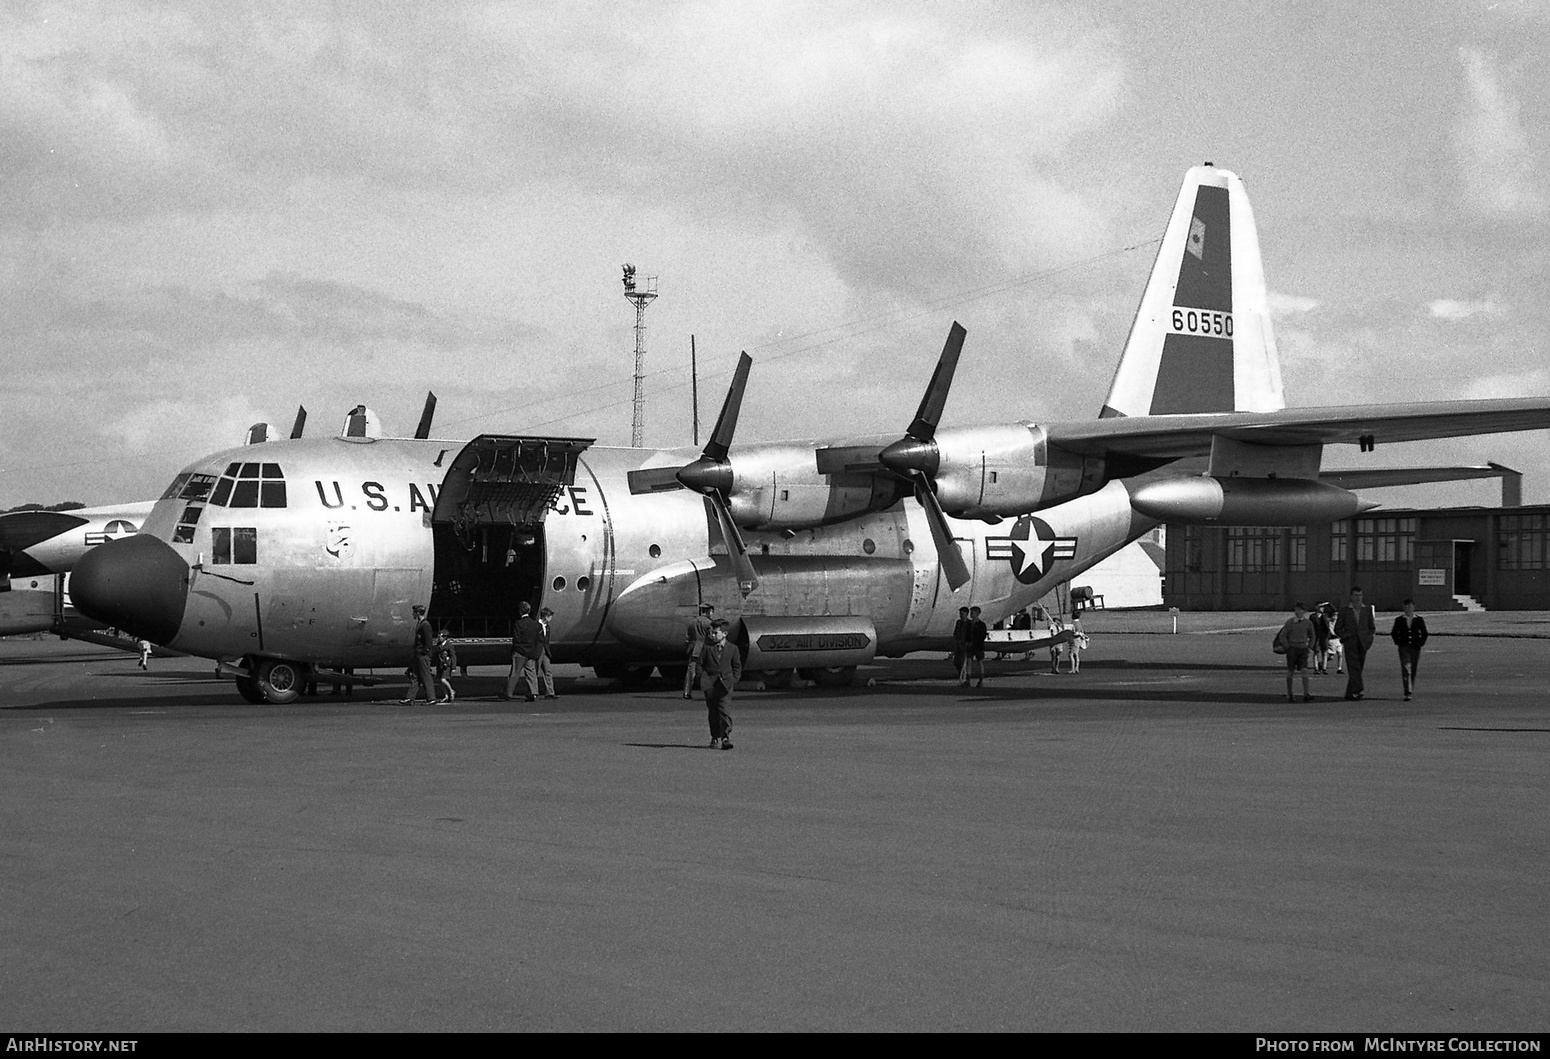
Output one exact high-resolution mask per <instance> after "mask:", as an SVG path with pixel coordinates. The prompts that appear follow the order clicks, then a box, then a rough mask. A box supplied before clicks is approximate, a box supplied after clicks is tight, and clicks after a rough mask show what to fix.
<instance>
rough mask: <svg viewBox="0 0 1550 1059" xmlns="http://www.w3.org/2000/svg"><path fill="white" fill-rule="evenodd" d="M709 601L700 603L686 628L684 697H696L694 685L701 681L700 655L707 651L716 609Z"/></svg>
mask: <svg viewBox="0 0 1550 1059" xmlns="http://www.w3.org/2000/svg"><path fill="white" fill-rule="evenodd" d="M715 609H716V608H715V607H713V606H712V605H711V604H709V603H701V604H700V612H699V614H697V615H695V617H694V620H693V621H691V622H690V623H689V627H688V628H687V629H686V630H684V656H685V658H686V660H687V661H688V665H687V666H686V667H685V668H684V698H686V699H692V698H694V685H696V684H698V683H699V682H700V655H702V654H704V653H705V641H706V640H707V639H708V638H709V636H710V623H711V614H712V613H713V612H714V611H715Z"/></svg>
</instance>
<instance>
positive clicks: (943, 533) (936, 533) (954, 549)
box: [915, 474, 969, 591]
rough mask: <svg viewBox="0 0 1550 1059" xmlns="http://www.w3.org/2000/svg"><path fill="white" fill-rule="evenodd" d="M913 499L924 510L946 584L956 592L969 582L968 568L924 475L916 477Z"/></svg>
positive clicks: (929, 483) (945, 515) (940, 506)
mask: <svg viewBox="0 0 1550 1059" xmlns="http://www.w3.org/2000/svg"><path fill="white" fill-rule="evenodd" d="M915 498H916V499H917V500H919V501H920V506H921V507H922V508H924V509H925V512H926V523H927V524H928V525H929V526H930V527H931V539H932V540H933V541H935V542H936V554H937V558H938V559H939V560H940V561H941V563H942V572H943V573H944V574H946V575H947V584H948V586H949V587H951V588H952V589H953V590H954V591H957V590H958V589H959V588H960V587H961V586H962V585H963V584H965V583H966V582H967V581H968V580H969V567H968V564H967V563H965V562H964V561H963V552H962V551H960V550H959V548H958V542H957V541H955V540H953V531H952V529H951V528H950V527H949V526H948V525H947V514H946V513H945V512H944V511H943V510H942V505H941V503H940V502H938V500H937V498H936V494H935V493H933V492H932V491H931V482H930V480H929V479H927V478H926V476H925V475H924V474H917V475H916V478H915Z"/></svg>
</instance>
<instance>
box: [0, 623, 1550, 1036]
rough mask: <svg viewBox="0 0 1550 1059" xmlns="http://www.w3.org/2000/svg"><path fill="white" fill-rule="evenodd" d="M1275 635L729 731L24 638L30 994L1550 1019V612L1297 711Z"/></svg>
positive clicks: (43, 1003) (700, 716) (745, 693)
mask: <svg viewBox="0 0 1550 1059" xmlns="http://www.w3.org/2000/svg"><path fill="white" fill-rule="evenodd" d="M1090 627H1091V626H1090ZM1269 640H1270V635H1269V633H1268V632H1265V631H1261V630H1253V631H1244V632H1232V631H1224V632H1214V633H1212V634H1209V635H1196V634H1184V635H1178V636H1159V635H1137V634H1129V633H1124V632H1107V633H1103V634H1101V635H1100V634H1097V633H1096V632H1095V634H1094V639H1093V645H1092V648H1091V649H1090V650H1089V651H1088V652H1087V653H1086V655H1085V657H1084V660H1083V668H1082V672H1081V673H1080V674H1077V675H1064V674H1063V675H1060V676H1052V675H1050V674H1049V672H1048V663H1047V661H1044V660H1042V659H1041V660H1040V661H1038V662H1036V663H1025V662H1011V661H1008V662H1000V663H996V662H993V663H991V665H990V667H989V670H990V676H991V682H990V684H989V685H988V686H987V687H985V688H982V689H962V688H959V687H957V686H955V682H954V681H953V680H952V679H951V677H950V674H949V673H948V670H947V666H946V665H945V663H944V662H943V661H942V660H941V658H940V657H939V656H933V657H925V656H914V657H912V658H909V659H905V660H902V661H899V662H891V663H886V664H881V665H879V666H876V667H873V668H871V669H868V670H865V671H864V672H865V674H866V675H868V676H871V677H873V678H875V679H876V680H877V684H876V685H875V686H872V687H857V688H853V689H847V690H844V691H832V690H825V689H818V688H811V689H805V690H780V691H763V692H759V691H752V690H740V691H739V693H738V695H737V696H736V699H735V701H734V704H733V712H734V720H735V723H736V728H735V730H734V741H735V743H736V746H737V749H736V750H733V751H730V752H716V751H712V750H709V749H707V748H706V743H707V741H708V730H707V726H706V721H705V714H704V708H703V705H702V704H701V703H700V702H698V701H696V702H693V703H688V702H685V701H683V699H682V698H680V697H679V695H678V693H677V691H676V690H674V689H671V688H669V687H667V686H665V685H663V684H660V683H658V684H654V685H650V686H648V687H646V688H645V689H643V690H639V691H621V690H611V689H609V688H608V686H607V685H605V684H603V683H602V682H599V681H596V680H587V679H580V677H579V674H580V673H581V671H580V670H576V669H573V668H566V667H561V673H562V679H561V680H560V682H559V684H560V686H559V690H560V692H561V695H562V697H561V698H560V699H558V700H556V701H540V702H538V703H534V704H528V703H521V702H518V703H504V702H498V701H493V700H491V699H489V698H484V699H480V698H476V697H474V696H477V695H479V694H484V695H487V696H493V695H494V694H496V693H497V692H498V690H499V685H500V683H501V678H500V676H499V675H498V674H497V673H496V671H494V670H482V671H476V675H475V677H474V678H472V679H469V680H465V681H461V682H459V686H460V698H459V699H458V701H457V702H456V703H455V704H454V705H452V706H449V707H427V706H418V707H404V706H399V705H397V704H396V702H395V701H394V700H395V699H396V697H397V694H399V693H401V689H398V688H393V689H387V690H382V691H379V692H376V693H375V697H361V698H356V699H353V700H340V699H336V698H331V697H329V696H326V695H325V696H323V697H321V698H319V699H315V700H304V701H303V702H300V703H297V704H296V705H293V706H286V707H260V706H252V705H249V704H247V703H245V702H243V701H242V700H241V699H240V698H238V696H237V695H236V692H235V690H234V689H233V688H232V686H231V684H230V682H228V681H218V680H217V679H216V678H215V677H214V675H213V672H212V664H211V663H208V662H205V661H202V660H197V659H179V658H170V659H156V660H154V661H153V662H152V663H151V669H150V671H149V672H141V671H140V670H139V669H138V667H137V666H136V664H135V660H134V658H133V656H125V655H121V654H116V653H113V652H111V651H106V650H100V649H96V648H89V647H82V646H81V645H78V644H69V643H66V644H60V643H57V642H48V641H0V705H3V707H4V708H0V760H3V764H4V768H3V769H0V865H3V871H0V1029H4V1030H6V1031H15V1032H25V1033H37V1032H47V1031H80V1032H114V1033H121V1034H129V1033H133V1032H147V1031H158V1030H233V1031H242V1030H386V1031H414V1030H427V1031H447V1030H1143V1031H1144V1030H1227V1031H1248V1032H1254V1033H1280V1032H1292V1031H1347V1032H1364V1033H1398V1032H1402V1031H1438V1032H1441V1031H1473V1032H1481V1031H1491V1032H1536V1031H1541V1032H1542V1031H1543V1030H1544V1029H1545V1028H1546V1022H1547V1011H1550V1004H1547V998H1550V958H1547V956H1546V944H1545V939H1546V938H1547V937H1550V909H1547V902H1546V896H1545V886H1546V879H1547V877H1550V870H1547V869H1550V852H1547V843H1546V838H1547V830H1550V829H1547V822H1550V812H1547V805H1550V768H1547V766H1546V761H1547V758H1550V710H1547V706H1550V702H1547V699H1546V696H1545V692H1544V685H1543V671H1544V669H1545V664H1546V660H1547V652H1546V646H1547V645H1546V643H1545V641H1544V640H1543V639H1526V638H1513V637H1506V638H1502V637H1495V638H1476V637H1469V636H1451V637H1435V638H1434V639H1433V641H1432V644H1430V645H1428V648H1427V651H1426V652H1425V655H1424V656H1423V659H1422V665H1421V673H1420V682H1419V689H1420V694H1419V696H1418V697H1417V698H1416V699H1415V701H1413V702H1408V703H1406V702H1403V701H1401V698H1400V694H1399V677H1398V664H1397V661H1396V659H1395V654H1394V651H1393V648H1392V647H1391V646H1390V645H1388V644H1387V642H1386V641H1380V643H1379V645H1378V646H1377V648H1376V649H1375V650H1374V652H1373V654H1372V657H1371V660H1370V663H1369V666H1368V679H1367V684H1368V697H1367V699H1366V700H1364V701H1362V702H1359V703H1347V702H1344V701H1342V700H1341V699H1340V697H1339V696H1340V692H1341V691H1342V690H1343V687H1344V678H1343V677H1337V676H1333V675H1331V676H1317V677H1314V678H1312V680H1313V684H1314V690H1315V694H1316V695H1318V696H1319V698H1318V700H1317V701H1315V702H1312V703H1302V702H1297V703H1288V702H1286V701H1285V698H1284V683H1283V676H1282V671H1281V670H1280V669H1278V666H1279V664H1280V661H1281V660H1280V658H1279V657H1277V656H1274V655H1272V654H1271V653H1270V651H1269ZM1299 692H1300V688H1299Z"/></svg>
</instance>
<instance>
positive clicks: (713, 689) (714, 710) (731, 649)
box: [700, 619, 743, 750]
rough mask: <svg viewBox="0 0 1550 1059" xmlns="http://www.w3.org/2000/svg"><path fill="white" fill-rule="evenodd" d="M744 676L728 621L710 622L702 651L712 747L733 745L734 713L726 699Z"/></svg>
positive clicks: (706, 706)
mask: <svg viewBox="0 0 1550 1059" xmlns="http://www.w3.org/2000/svg"><path fill="white" fill-rule="evenodd" d="M741 679H743V658H742V656H741V655H740V654H738V653H737V648H736V646H734V645H733V644H730V643H728V642H727V623H726V622H725V621H722V620H720V619H717V620H716V621H715V622H713V623H712V624H711V627H710V633H709V636H708V638H707V640H706V641H705V649H704V650H703V651H701V652H700V687H701V688H703V689H704V690H705V712H706V714H707V715H708V716H709V718H710V748H711V749H712V750H731V749H732V714H731V711H729V710H728V709H727V703H729V702H731V701H732V689H733V688H735V687H737V682H738V681H739V680H741Z"/></svg>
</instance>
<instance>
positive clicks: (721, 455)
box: [628, 353, 753, 496]
mask: <svg viewBox="0 0 1550 1059" xmlns="http://www.w3.org/2000/svg"><path fill="white" fill-rule="evenodd" d="M752 366H753V358H752V357H750V356H749V355H748V354H747V353H744V354H743V355H742V356H741V357H740V358H739V359H738V362H737V370H736V371H734V372H733V373H732V385H731V386H730V387H729V388H728V389H727V396H726V400H725V401H723V402H722V404H721V415H720V416H719V417H718V418H717V419H716V429H715V430H714V431H713V432H712V433H711V436H710V440H709V441H708V442H706V443H705V449H704V451H703V452H701V453H700V458H699V459H697V460H695V461H694V462H692V463H686V464H683V465H682V466H679V467H645V468H642V469H641V470H638V471H631V472H630V473H629V475H628V478H629V482H630V492H631V493H633V494H636V495H639V494H641V493H665V492H668V491H670V490H673V489H677V488H679V487H680V486H682V487H685V488H688V489H693V490H694V491H695V492H697V493H704V494H705V495H707V496H708V495H710V494H711V493H712V492H715V491H718V490H720V491H723V492H724V491H725V490H727V489H730V488H731V487H732V467H731V465H730V464H728V463H727V462H726V460H727V453H728V452H730V451H731V449H732V435H733V433H734V432H735V431H736V430H737V413H738V411H739V409H741V408H742V405H743V391H744V390H745V389H746V388H747V386H748V369H749V368H751V367H752Z"/></svg>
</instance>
